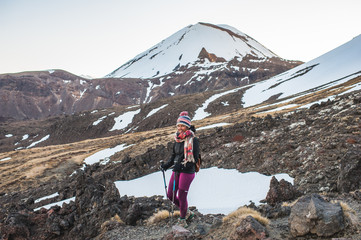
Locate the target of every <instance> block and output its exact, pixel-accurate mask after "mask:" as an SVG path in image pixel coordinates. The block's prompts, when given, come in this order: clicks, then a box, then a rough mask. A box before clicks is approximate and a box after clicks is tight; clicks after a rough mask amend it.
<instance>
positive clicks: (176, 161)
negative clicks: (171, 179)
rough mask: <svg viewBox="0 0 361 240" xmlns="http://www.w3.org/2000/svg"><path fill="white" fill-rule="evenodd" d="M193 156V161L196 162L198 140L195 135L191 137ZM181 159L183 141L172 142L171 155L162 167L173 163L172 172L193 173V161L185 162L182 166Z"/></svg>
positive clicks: (197, 157)
mask: <svg viewBox="0 0 361 240" xmlns="http://www.w3.org/2000/svg"><path fill="white" fill-rule="evenodd" d="M193 156H194V161H195V162H197V161H198V159H199V140H198V138H196V137H195V138H194V139H193ZM183 160H184V142H174V145H173V152H172V156H171V157H170V158H169V160H168V162H166V163H165V164H164V165H163V166H162V167H163V168H164V169H168V168H170V167H171V166H173V165H174V167H173V172H182V173H195V171H196V166H195V163H193V162H187V164H186V165H185V166H184V164H182V162H183Z"/></svg>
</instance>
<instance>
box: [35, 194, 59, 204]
mask: <svg viewBox="0 0 361 240" xmlns="http://www.w3.org/2000/svg"><path fill="white" fill-rule="evenodd" d="M57 196H59V193H53V194H51V195H49V196H45V197H42V198H39V199H36V200H35V201H34V203H38V202H41V201H43V200H46V199H49V198H54V197H57Z"/></svg>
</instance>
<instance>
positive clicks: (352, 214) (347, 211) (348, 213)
mask: <svg viewBox="0 0 361 240" xmlns="http://www.w3.org/2000/svg"><path fill="white" fill-rule="evenodd" d="M331 202H332V203H339V204H340V206H341V208H342V211H343V214H344V215H345V217H346V218H347V219H348V221H349V222H350V223H351V224H352V225H353V226H360V221H359V219H358V217H357V213H356V211H355V210H354V209H352V208H351V207H350V206H349V205H348V204H347V203H345V202H342V201H338V200H333V201H331Z"/></svg>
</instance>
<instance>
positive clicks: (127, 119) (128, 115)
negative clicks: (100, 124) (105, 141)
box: [109, 109, 140, 131]
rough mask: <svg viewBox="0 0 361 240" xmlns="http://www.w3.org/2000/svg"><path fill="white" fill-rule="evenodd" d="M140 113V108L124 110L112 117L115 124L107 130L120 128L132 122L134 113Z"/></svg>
mask: <svg viewBox="0 0 361 240" xmlns="http://www.w3.org/2000/svg"><path fill="white" fill-rule="evenodd" d="M138 113H140V109H138V110H135V111H130V112H125V113H123V114H122V115H120V116H118V117H116V118H114V121H115V124H114V126H113V127H112V129H110V130H109V131H115V130H122V129H124V128H126V127H127V126H128V125H129V124H131V123H132V121H133V118H134V116H135V115H137V114H138Z"/></svg>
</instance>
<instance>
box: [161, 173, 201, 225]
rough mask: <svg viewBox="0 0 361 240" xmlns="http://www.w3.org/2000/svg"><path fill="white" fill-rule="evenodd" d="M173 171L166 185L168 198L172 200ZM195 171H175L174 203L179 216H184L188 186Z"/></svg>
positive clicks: (186, 206)
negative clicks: (177, 208) (167, 185)
mask: <svg viewBox="0 0 361 240" xmlns="http://www.w3.org/2000/svg"><path fill="white" fill-rule="evenodd" d="M174 173H175V172H173V173H172V176H171V177H170V180H169V187H168V194H167V196H168V198H169V199H170V200H171V201H172V199H173V182H174ZM194 177H195V173H176V179H175V191H174V201H173V202H174V204H175V205H176V206H178V207H179V210H180V217H181V218H185V216H186V214H187V209H188V201H187V195H188V190H189V186H190V185H191V183H192V181H193V179H194Z"/></svg>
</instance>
